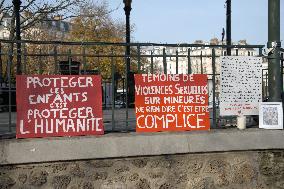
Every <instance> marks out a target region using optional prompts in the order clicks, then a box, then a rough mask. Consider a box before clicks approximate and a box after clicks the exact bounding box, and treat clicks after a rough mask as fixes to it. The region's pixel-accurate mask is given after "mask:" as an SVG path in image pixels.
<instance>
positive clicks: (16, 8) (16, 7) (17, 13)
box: [12, 0, 22, 74]
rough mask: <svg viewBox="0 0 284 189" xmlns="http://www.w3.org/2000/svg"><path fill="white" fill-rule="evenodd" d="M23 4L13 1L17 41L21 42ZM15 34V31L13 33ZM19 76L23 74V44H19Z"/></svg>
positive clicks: (18, 0)
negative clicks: (21, 7) (21, 9)
mask: <svg viewBox="0 0 284 189" xmlns="http://www.w3.org/2000/svg"><path fill="white" fill-rule="evenodd" d="M21 4H22V2H21V1H20V0H13V6H14V14H15V19H16V40H17V41H20V40H21V29H20V27H21V21H20V6H21ZM12 32H13V31H12ZM17 74H22V69H21V43H20V42H17Z"/></svg>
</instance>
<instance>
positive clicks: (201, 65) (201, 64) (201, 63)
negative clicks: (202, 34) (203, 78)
mask: <svg viewBox="0 0 284 189" xmlns="http://www.w3.org/2000/svg"><path fill="white" fill-rule="evenodd" d="M200 67H201V74H203V62H202V51H201V53H200Z"/></svg>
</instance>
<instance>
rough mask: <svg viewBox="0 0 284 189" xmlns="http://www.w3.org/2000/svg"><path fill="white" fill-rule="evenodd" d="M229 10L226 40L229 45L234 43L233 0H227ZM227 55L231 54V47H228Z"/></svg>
mask: <svg viewBox="0 0 284 189" xmlns="http://www.w3.org/2000/svg"><path fill="white" fill-rule="evenodd" d="M226 3H227V6H226V7H227V11H226V40H227V45H232V37H231V29H232V28H231V13H232V10H231V0H227V1H226ZM227 55H228V56H231V48H228V47H227Z"/></svg>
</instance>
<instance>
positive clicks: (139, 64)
mask: <svg viewBox="0 0 284 189" xmlns="http://www.w3.org/2000/svg"><path fill="white" fill-rule="evenodd" d="M137 61H138V73H141V52H140V45H138V46H137Z"/></svg>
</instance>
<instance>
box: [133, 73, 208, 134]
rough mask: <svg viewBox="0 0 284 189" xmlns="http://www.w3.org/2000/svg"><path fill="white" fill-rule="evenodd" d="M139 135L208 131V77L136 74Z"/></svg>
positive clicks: (197, 75)
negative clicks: (146, 133) (161, 132)
mask: <svg viewBox="0 0 284 189" xmlns="http://www.w3.org/2000/svg"><path fill="white" fill-rule="evenodd" d="M135 112H136V131H137V132H157V131H187V130H209V129H210V121H209V111H208V89H207V75H203V74H195V75H178V74H175V75H170V74H169V75H147V74H136V75H135Z"/></svg>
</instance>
